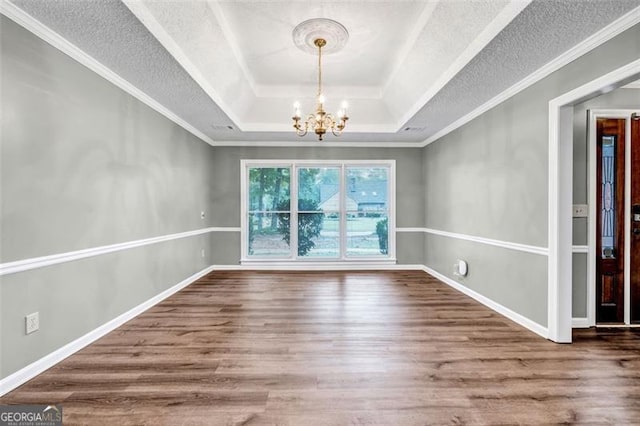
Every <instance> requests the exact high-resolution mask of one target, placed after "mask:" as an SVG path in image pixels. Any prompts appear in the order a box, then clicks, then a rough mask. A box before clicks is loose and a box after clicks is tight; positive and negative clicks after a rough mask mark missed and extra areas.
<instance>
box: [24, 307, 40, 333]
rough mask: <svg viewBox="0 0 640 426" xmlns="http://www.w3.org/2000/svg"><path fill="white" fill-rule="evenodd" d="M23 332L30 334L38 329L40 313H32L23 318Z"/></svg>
mask: <svg viewBox="0 0 640 426" xmlns="http://www.w3.org/2000/svg"><path fill="white" fill-rule="evenodd" d="M24 319H25V322H24V323H25V324H24V325H25V332H26V333H27V334H31V333H33V332H34V331H38V329H39V328H40V313H38V312H34V313H32V314H29V315H27V316H26V317H24Z"/></svg>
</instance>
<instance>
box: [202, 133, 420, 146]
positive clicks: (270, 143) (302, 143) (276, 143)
mask: <svg viewBox="0 0 640 426" xmlns="http://www.w3.org/2000/svg"><path fill="white" fill-rule="evenodd" d="M307 137H309V138H312V137H314V136H313V135H311V134H309V135H307ZM213 146H219V147H224V146H227V147H234V146H235V147H240V146H241V147H247V146H249V147H273V148H277V147H290V148H319V147H323V146H324V147H331V148H422V144H421V143H420V142H352V141H346V142H340V141H337V142H327V141H322V142H320V141H318V140H315V139H303V140H301V141H300V142H291V141H217V142H215V144H214V145H213Z"/></svg>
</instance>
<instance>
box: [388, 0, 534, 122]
mask: <svg viewBox="0 0 640 426" xmlns="http://www.w3.org/2000/svg"><path fill="white" fill-rule="evenodd" d="M529 3H531V0H522V1H521V0H512V1H511V2H510V3H509V4H508V5H507V6H505V8H504V9H502V10H501V11H500V13H498V14H497V15H496V17H495V18H494V19H493V20H492V21H491V23H490V24H489V25H487V27H486V28H484V30H482V31H481V32H480V34H478V35H477V36H476V38H475V39H474V40H473V41H472V42H471V43H470V44H469V45H468V46H467V48H466V49H464V51H463V52H462V53H461V54H460V56H458V58H457V59H456V60H455V61H453V62H452V63H451V65H449V67H448V68H447V69H446V71H445V72H444V73H443V74H442V75H441V76H440V77H439V78H438V79H437V80H436V81H435V82H434V83H433V84H432V85H431V86H430V87H429V88H428V89H427V91H426V92H425V93H423V94H422V96H420V97H419V98H418V99H417V100H416V101H415V102H414V103H413V105H411V106H410V107H409V109H408V110H407V111H406V112H405V113H404V114H403V115H402V117H401V118H400V120H398V126H397V129H396V131H398V130H400V129H401V128H402V126H404V124H405V123H408V122H409V120H411V119H412V118H413V117H414V116H415V115H416V114H418V113H419V112H420V110H421V109H422V108H423V107H424V106H425V105H426V104H427V103H428V102H429V101H430V100H431V99H432V98H433V97H434V96H435V95H436V94H437V93H438V92H440V90H442V88H443V87H444V86H446V85H447V83H449V82H450V81H451V80H452V79H453V78H454V77H455V76H456V75H457V74H458V73H459V72H460V71H462V69H463V68H464V67H465V66H466V65H467V64H468V63H469V62H471V60H472V59H473V58H475V57H476V56H477V55H478V54H479V53H480V52H481V51H482V49H484V48H485V47H486V46H487V45H488V44H489V43H490V42H491V40H493V39H494V38H495V37H496V36H497V35H498V34H499V33H500V32H501V31H502V30H504V29H505V28H506V26H507V25H509V23H510V22H511V21H513V19H514V18H515V17H516V16H518V15H519V14H520V12H522V11H523V10H524V9H525V8H526V7H527V6H528V5H529ZM387 88H388V85H387V87H386V88H385V91H384V92H383V93H386V91H387Z"/></svg>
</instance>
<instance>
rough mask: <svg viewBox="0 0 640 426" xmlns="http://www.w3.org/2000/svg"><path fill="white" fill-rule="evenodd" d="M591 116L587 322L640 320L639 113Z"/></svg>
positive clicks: (621, 323) (629, 321)
mask: <svg viewBox="0 0 640 426" xmlns="http://www.w3.org/2000/svg"><path fill="white" fill-rule="evenodd" d="M589 118H590V119H589V151H590V152H589V153H590V155H589V157H590V158H591V159H592V161H590V165H589V188H590V189H589V205H590V207H591V208H590V210H591V211H590V215H589V259H588V268H589V271H588V272H589V282H588V286H589V287H588V290H589V291H588V296H589V297H588V307H589V311H588V322H589V325H631V324H639V323H640V116H638V114H637V112H634V111H632V110H601V111H591V112H590V114H589ZM636 211H637V213H636Z"/></svg>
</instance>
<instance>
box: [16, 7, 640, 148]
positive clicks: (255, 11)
mask: <svg viewBox="0 0 640 426" xmlns="http://www.w3.org/2000/svg"><path fill="white" fill-rule="evenodd" d="M11 3H12V4H13V5H15V6H17V7H18V8H20V9H21V10H22V11H23V12H26V14H28V15H29V16H30V17H32V18H34V19H36V20H38V21H40V22H41V23H42V24H44V25H45V26H47V27H49V28H50V29H51V30H53V31H55V32H57V33H58V34H60V35H61V36H62V37H64V38H65V39H67V40H68V41H69V42H71V43H73V44H74V45H75V46H77V47H78V48H79V49H81V50H82V51H83V52H85V53H86V54H88V55H90V56H92V57H93V58H95V59H96V60H97V61H99V62H100V63H101V64H103V65H105V66H107V67H108V68H110V69H111V70H113V71H114V72H116V73H117V74H118V75H120V76H121V77H123V78H124V79H126V80H127V81H128V82H129V83H131V84H132V85H134V86H135V87H137V88H138V89H140V90H142V91H143V92H144V93H146V94H147V95H148V96H150V97H151V98H153V99H155V100H156V101H157V102H158V103H160V104H161V105H162V106H163V107H165V108H166V109H168V110H170V111H171V112H173V113H174V114H175V115H177V116H179V117H181V118H182V119H183V120H184V121H186V122H187V123H189V125H191V126H192V127H194V128H195V129H197V130H198V131H199V132H201V133H202V134H204V135H206V136H207V137H208V138H210V140H212V141H213V142H214V144H215V143H225V141H282V142H284V143H290V141H296V140H297V137H296V136H295V135H294V134H293V132H292V131H291V119H290V117H291V113H292V107H291V106H292V103H293V101H294V100H299V101H300V102H301V103H302V110H303V113H305V112H307V111H308V112H311V110H312V108H313V106H314V105H313V97H314V95H315V91H316V84H317V82H316V78H317V69H316V67H317V57H315V56H313V55H309V54H307V53H304V52H302V51H301V50H299V49H298V48H296V47H295V46H294V44H293V41H292V38H291V32H292V30H293V28H294V27H295V26H296V25H298V24H299V23H300V22H302V21H305V20H307V19H310V18H317V17H325V18H330V19H334V20H336V21H338V22H340V23H341V24H343V25H344V26H345V27H346V28H347V30H348V31H349V40H348V42H347V44H346V46H345V48H344V49H343V50H342V51H340V52H337V53H335V54H332V55H327V56H325V57H324V60H323V80H324V86H325V90H324V92H325V94H326V95H327V98H328V101H327V104H326V105H327V108H328V109H329V110H335V109H338V106H339V104H340V101H341V100H343V99H347V100H348V101H349V104H350V110H349V115H350V117H351V120H350V122H349V123H348V127H347V130H346V131H345V134H343V136H342V137H341V140H346V141H352V142H362V143H367V142H376V141H383V142H394V143H398V144H401V143H406V142H410V143H416V144H419V143H421V142H422V141H424V140H425V139H427V138H429V137H430V136H432V135H434V134H437V133H438V132H439V131H441V130H442V129H443V128H445V127H447V126H448V125H450V124H451V123H452V122H453V121H455V120H456V119H458V118H460V117H461V116H463V115H465V114H467V113H469V112H470V111H472V110H473V109H474V108H476V107H478V106H480V105H482V104H483V103H485V102H487V101H488V100H489V99H491V98H493V97H494V96H496V95H497V94H498V93H500V92H502V91H504V90H505V89H507V88H508V87H510V86H511V85H513V84H515V83H517V82H518V81H519V80H521V79H522V78H524V77H526V76H527V75H529V74H531V73H532V72H534V71H535V70H536V69H538V68H539V67H541V66H542V65H545V64H546V63H548V62H549V61H551V60H553V59H554V58H556V57H557V56H558V55H560V54H562V53H564V52H565V51H567V50H569V49H570V48H572V47H573V46H575V45H576V44H578V43H579V42H581V41H582V40H584V39H585V38H587V37H588V36H590V35H591V34H593V33H595V32H596V31H598V30H600V29H601V28H603V27H604V26H606V25H607V24H609V23H611V22H612V21H614V20H616V19H618V18H620V17H621V16H623V15H625V14H627V13H630V11H632V12H631V13H637V14H640V9H637V8H638V6H640V0H591V1H588V2H578V1H574V0H557V1H550V0H534V1H533V2H531V1H528V0H527V1H525V0H473V1H471V0H430V1H425V0H414V1H411V0H407V1H404V0H395V1H383V0H357V1H315V2H309V1H302V0H297V1H296V0H289V1H257V0H254V1H249V0H237V1H230V0H227V1H214V0H199V1H196V0H193V1H192V0H184V1H179V0H175V1H167V0H163V1H158V0H123V1H122V2H121V1H119V0H94V1H83V2H79V1H77V0H57V1H46V0H12V2H11ZM634 8H635V9H634ZM229 127H231V128H232V129H230V128H229ZM407 127H411V128H412V129H410V130H409V131H406V128H407ZM308 137H309V136H308Z"/></svg>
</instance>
